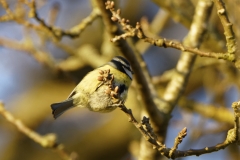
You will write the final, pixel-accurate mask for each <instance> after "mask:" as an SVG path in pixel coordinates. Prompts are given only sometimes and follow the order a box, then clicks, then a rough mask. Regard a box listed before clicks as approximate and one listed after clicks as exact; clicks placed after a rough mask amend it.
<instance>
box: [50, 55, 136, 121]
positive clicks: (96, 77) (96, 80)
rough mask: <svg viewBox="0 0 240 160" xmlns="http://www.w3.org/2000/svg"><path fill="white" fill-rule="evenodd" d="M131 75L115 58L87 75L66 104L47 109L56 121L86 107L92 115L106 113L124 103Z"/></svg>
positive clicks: (122, 60)
mask: <svg viewBox="0 0 240 160" xmlns="http://www.w3.org/2000/svg"><path fill="white" fill-rule="evenodd" d="M132 78H133V71H132V68H131V65H130V63H129V62H128V61H127V60H126V59H125V58H123V57H120V56H116V57H114V58H113V59H112V60H111V61H110V62H108V63H106V64H105V65H103V66H101V67H99V68H97V69H94V70H93V71H91V72H89V73H88V74H87V75H86V76H85V77H84V78H83V79H82V80H81V82H80V83H79V84H78V85H77V86H76V87H75V89H74V90H73V91H72V93H71V94H70V95H69V97H68V98H67V100H65V101H63V102H59V103H53V104H52V105H51V108H52V114H53V116H54V118H55V119H56V118H57V117H59V116H60V115H61V114H63V113H64V112H65V111H66V110H68V109H70V108H73V107H82V108H83V107H87V108H88V109H89V110H91V111H94V112H110V111H113V110H114V109H116V108H117V106H118V105H119V104H120V103H124V102H125V100H126V98H127V93H128V88H129V86H130V85H131V82H132Z"/></svg>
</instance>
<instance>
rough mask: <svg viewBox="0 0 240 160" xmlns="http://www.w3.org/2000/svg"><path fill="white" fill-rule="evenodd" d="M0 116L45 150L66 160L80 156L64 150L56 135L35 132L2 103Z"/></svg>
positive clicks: (72, 159) (73, 159) (74, 159)
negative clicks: (48, 149) (55, 153)
mask: <svg viewBox="0 0 240 160" xmlns="http://www.w3.org/2000/svg"><path fill="white" fill-rule="evenodd" d="M0 114H1V115H2V116H3V117H4V118H5V119H6V120H7V121H8V122H10V123H11V124H13V125H14V126H15V127H17V129H18V130H19V131H20V132H22V133H23V134H25V135H26V136H28V137H29V138H30V139H32V140H33V141H34V142H36V143H38V144H39V145H41V146H42V147H44V148H52V149H54V150H56V151H57V152H58V153H59V155H60V156H61V157H62V159H64V160H76V159H77V157H78V156H76V155H77V154H76V153H75V152H73V153H71V154H69V153H67V152H66V150H65V149H64V146H63V145H62V144H58V143H57V142H56V141H57V137H56V135H55V134H53V133H50V134H47V135H44V136H42V135H40V134H38V133H37V132H34V131H33V130H31V129H30V128H28V127H27V126H26V125H25V124H24V123H23V122H22V121H21V120H20V119H17V118H15V117H14V116H13V115H12V114H11V113H10V112H8V111H7V110H5V109H4V105H3V103H1V102H0Z"/></svg>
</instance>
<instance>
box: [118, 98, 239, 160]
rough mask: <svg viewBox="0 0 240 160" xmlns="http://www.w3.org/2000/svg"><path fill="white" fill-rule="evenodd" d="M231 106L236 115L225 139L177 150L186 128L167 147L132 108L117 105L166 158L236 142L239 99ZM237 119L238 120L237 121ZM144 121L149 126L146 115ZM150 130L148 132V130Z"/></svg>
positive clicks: (191, 154)
mask: <svg viewBox="0 0 240 160" xmlns="http://www.w3.org/2000/svg"><path fill="white" fill-rule="evenodd" d="M232 107H233V109H234V115H235V117H236V120H235V121H234V123H235V127H234V128H233V129H230V130H229V131H228V134H227V137H226V139H225V140H224V141H223V142H222V143H219V144H217V145H215V146H211V147H205V148H202V149H190V150H185V151H181V150H177V148H178V145H179V144H180V143H181V141H182V138H184V137H185V136H186V133H187V129H186V128H183V129H182V131H180V133H179V135H178V136H177V137H176V140H175V143H174V146H173V147H172V148H167V147H166V146H165V144H162V143H161V142H159V141H158V139H157V137H156V136H153V135H155V133H154V132H153V130H152V129H150V128H148V129H146V128H145V127H144V125H143V124H142V123H139V122H138V121H137V120H136V118H135V117H134V116H133V114H132V110H131V109H128V108H126V106H124V105H119V108H120V109H121V110H122V111H123V112H124V113H125V114H126V115H127V116H128V118H129V119H128V120H129V122H131V123H133V124H134V126H135V127H136V128H137V129H138V130H139V131H140V133H141V134H142V135H143V137H144V138H145V139H146V140H147V141H148V142H149V143H151V144H152V145H153V149H156V150H158V151H159V152H160V153H161V154H162V155H164V156H166V157H167V158H173V159H174V158H179V157H186V156H193V155H196V156H200V155H202V154H207V153H212V152H217V151H219V150H220V149H224V148H226V147H227V146H229V145H230V144H232V143H236V142H238V141H239V139H238V137H239V136H238V132H239V122H238V121H239V117H240V112H239V110H240V101H239V102H234V103H233V104H232ZM237 120H238V121H237ZM142 121H144V124H145V125H146V124H147V123H148V124H147V126H151V125H150V123H149V121H148V120H147V121H146V117H145V118H144V117H143V119H142ZM149 130H150V132H149Z"/></svg>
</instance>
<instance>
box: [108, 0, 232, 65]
mask: <svg viewBox="0 0 240 160" xmlns="http://www.w3.org/2000/svg"><path fill="white" fill-rule="evenodd" d="M107 4H108V6H107V9H109V10H110V11H111V12H112V18H111V19H112V20H113V21H115V22H118V23H120V24H121V26H122V27H123V30H124V31H125V33H123V34H121V35H117V36H115V37H114V38H112V39H111V41H112V42H116V41H119V40H120V39H126V38H128V37H134V36H136V37H138V38H139V39H142V40H144V41H145V42H148V43H150V44H153V45H155V46H158V47H165V48H168V47H170V48H175V49H178V50H181V51H184V52H191V53H194V54H196V55H199V56H202V57H209V58H217V59H224V60H228V61H231V62H234V61H235V60H236V57H235V55H233V54H226V53H215V52H204V51H200V50H199V49H198V48H197V47H193V46H191V47H189V46H188V45H184V44H182V43H180V42H178V41H173V40H167V39H165V38H159V39H154V38H151V37H148V36H146V35H145V34H144V32H143V30H142V28H141V25H140V23H139V22H137V24H136V26H135V27H133V26H131V25H130V24H129V23H130V22H129V20H126V19H124V18H122V17H121V16H120V13H121V12H120V10H119V9H118V10H117V11H115V8H114V5H111V3H110V1H109V2H108V3H107Z"/></svg>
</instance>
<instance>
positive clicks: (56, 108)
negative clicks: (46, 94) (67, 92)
mask: <svg viewBox="0 0 240 160" xmlns="http://www.w3.org/2000/svg"><path fill="white" fill-rule="evenodd" d="M72 107H74V105H73V99H72V98H69V99H67V100H66V101H63V102H59V103H53V104H51V108H52V114H53V117H54V118H55V119H56V118H58V117H59V116H60V115H62V114H63V113H64V112H65V111H66V110H68V109H70V108H72Z"/></svg>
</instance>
